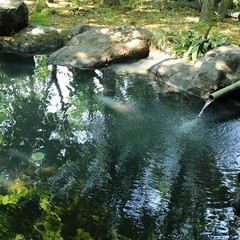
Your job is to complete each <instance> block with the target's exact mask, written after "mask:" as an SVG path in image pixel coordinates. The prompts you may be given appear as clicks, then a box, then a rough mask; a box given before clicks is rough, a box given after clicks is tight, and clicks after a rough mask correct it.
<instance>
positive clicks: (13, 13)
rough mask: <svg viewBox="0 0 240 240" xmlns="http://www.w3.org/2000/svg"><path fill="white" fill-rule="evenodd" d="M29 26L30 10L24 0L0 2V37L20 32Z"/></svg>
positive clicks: (2, 0)
mask: <svg viewBox="0 0 240 240" xmlns="http://www.w3.org/2000/svg"><path fill="white" fill-rule="evenodd" d="M27 25H28V8H27V5H26V4H25V3H24V2H23V1H22V0H0V36H6V35H10V34H13V33H16V32H18V31H19V30H21V29H23V28H24V27H26V26H27Z"/></svg>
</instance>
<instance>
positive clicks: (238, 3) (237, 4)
mask: <svg viewBox="0 0 240 240" xmlns="http://www.w3.org/2000/svg"><path fill="white" fill-rule="evenodd" d="M233 4H234V6H235V7H236V8H237V9H240V0H233Z"/></svg>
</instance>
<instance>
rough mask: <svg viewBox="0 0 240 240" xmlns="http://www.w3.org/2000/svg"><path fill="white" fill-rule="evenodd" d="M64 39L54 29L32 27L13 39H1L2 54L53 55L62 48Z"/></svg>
mask: <svg viewBox="0 0 240 240" xmlns="http://www.w3.org/2000/svg"><path fill="white" fill-rule="evenodd" d="M62 44H63V39H62V38H61V37H60V35H59V34H58V31H57V30H56V29H55V28H53V27H45V26H38V25H32V26H28V27H26V28H24V29H23V30H21V31H20V32H18V33H17V34H15V35H14V36H13V37H11V38H2V39H1V38H0V49H1V51H2V52H12V53H17V54H22V55H36V54H45V53H49V52H50V53H51V52H54V51H55V50H57V49H59V48H60V47H62Z"/></svg>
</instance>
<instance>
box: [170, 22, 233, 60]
mask: <svg viewBox="0 0 240 240" xmlns="http://www.w3.org/2000/svg"><path fill="white" fill-rule="evenodd" d="M211 28H212V26H209V27H208V29H207V30H206V32H205V34H204V35H203V36H202V35H199V33H198V31H195V30H193V29H191V30H190V31H189V32H188V35H186V36H185V35H183V36H180V37H179V36H173V37H172V40H173V42H174V46H173V47H172V50H173V52H175V53H176V54H177V55H178V56H180V57H183V58H184V59H190V60H196V59H198V58H199V57H201V56H202V55H204V54H205V53H206V52H208V51H209V50H211V49H213V48H216V47H219V46H223V45H229V44H230V41H229V39H228V37H226V36H224V35H221V34H217V35H213V36H211V37H208V36H209V32H210V30H211Z"/></svg>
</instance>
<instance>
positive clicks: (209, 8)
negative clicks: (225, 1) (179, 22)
mask: <svg viewBox="0 0 240 240" xmlns="http://www.w3.org/2000/svg"><path fill="white" fill-rule="evenodd" d="M214 12H215V0H204V1H203V5H202V10H201V14H200V19H199V21H206V22H212V21H213V20H214Z"/></svg>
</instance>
